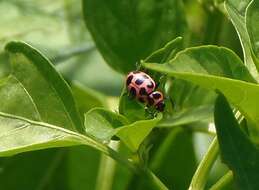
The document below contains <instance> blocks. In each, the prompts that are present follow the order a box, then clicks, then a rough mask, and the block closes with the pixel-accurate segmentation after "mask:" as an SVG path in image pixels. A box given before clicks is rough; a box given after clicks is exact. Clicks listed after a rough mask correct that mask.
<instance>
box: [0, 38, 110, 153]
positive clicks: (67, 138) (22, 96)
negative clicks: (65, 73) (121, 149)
mask: <svg viewBox="0 0 259 190" xmlns="http://www.w3.org/2000/svg"><path fill="white" fill-rule="evenodd" d="M6 51H7V52H8V54H9V57H10V60H11V73H10V74H9V76H8V77H6V78H4V79H2V80H1V81H0V97H1V107H0V125H1V133H0V138H1V139H0V144H1V146H0V147H1V148H0V156H9V155H14V154H18V153H21V152H26V151H32V150H38V149H45V148H52V147H63V146H72V145H80V144H85V145H89V146H92V147H94V148H96V149H99V148H100V149H99V150H102V151H104V152H105V151H106V150H107V147H106V146H104V145H102V144H101V143H98V142H96V141H94V140H92V139H91V138H89V137H86V136H84V135H81V134H80V133H78V132H75V131H72V130H76V129H75V128H76V127H82V126H81V121H80V118H79V115H78V113H77V110H76V106H75V103H74V100H73V97H72V94H71V92H70V89H69V87H68V86H67V84H66V83H65V82H64V80H63V79H62V78H61V76H60V75H59V74H58V73H57V72H56V71H55V69H54V68H53V67H52V66H51V64H50V63H49V62H48V61H47V60H46V59H45V58H44V57H43V56H42V55H41V54H40V53H39V52H37V51H36V50H35V49H33V48H31V47H30V46H29V45H27V44H24V43H22V42H11V43H9V44H7V46H6ZM1 64H4V63H1ZM5 64H7V63H5ZM82 132H84V131H82ZM98 147H99V148H98ZM106 153H108V152H106Z"/></svg>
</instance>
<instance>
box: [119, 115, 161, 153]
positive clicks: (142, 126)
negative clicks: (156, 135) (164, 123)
mask: <svg viewBox="0 0 259 190" xmlns="http://www.w3.org/2000/svg"><path fill="white" fill-rule="evenodd" d="M161 119H162V114H161V113H159V114H158V115H157V116H156V117H155V118H154V119H149V120H140V121H136V122H134V123H132V124H129V125H126V126H123V127H120V128H117V129H116V130H117V133H116V136H118V137H119V138H120V139H121V140H122V141H123V142H124V143H125V144H126V145H127V146H128V147H129V148H130V150H132V151H133V152H135V151H136V150H138V147H139V145H140V144H141V143H142V141H143V140H144V139H145V138H146V137H147V136H148V134H149V133H150V132H151V131H152V129H153V128H154V127H155V126H156V125H157V123H158V122H159V121H160V120H161Z"/></svg>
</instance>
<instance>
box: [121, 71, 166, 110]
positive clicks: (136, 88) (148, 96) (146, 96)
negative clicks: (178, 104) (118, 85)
mask: <svg viewBox="0 0 259 190" xmlns="http://www.w3.org/2000/svg"><path fill="white" fill-rule="evenodd" d="M126 85H127V90H128V92H129V94H130V96H131V97H133V98H137V99H138V100H139V101H140V102H142V103H146V104H147V105H148V106H154V107H155V108H156V109H157V110H158V111H163V110H164V107H165V104H164V96H163V94H162V92H159V91H154V90H155V88H156V83H155V81H154V80H153V79H152V78H151V77H150V76H149V75H148V74H146V73H144V72H141V71H132V72H130V73H129V74H128V75H127V79H126Z"/></svg>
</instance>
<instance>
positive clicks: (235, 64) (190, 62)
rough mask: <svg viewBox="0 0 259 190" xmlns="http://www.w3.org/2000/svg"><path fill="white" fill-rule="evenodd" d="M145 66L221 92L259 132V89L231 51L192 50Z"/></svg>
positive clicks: (213, 48) (207, 47)
mask: <svg viewBox="0 0 259 190" xmlns="http://www.w3.org/2000/svg"><path fill="white" fill-rule="evenodd" d="M144 65H145V67H146V68H149V69H152V70H155V71H158V72H162V73H166V74H168V75H170V76H174V77H177V78H181V79H184V80H187V81H190V82H193V83H194V84H197V85H200V86H201V87H204V88H207V89H210V90H216V89H218V90H220V91H222V93H223V94H224V95H225V96H226V97H227V98H228V100H229V101H230V102H232V103H233V105H235V106H236V107H237V108H238V109H240V111H241V112H242V113H243V114H244V115H245V116H247V118H248V119H249V120H250V121H251V122H252V124H253V125H255V126H257V128H258V123H259V119H258V118H259V117H258V116H259V110H258V105H259V102H258V98H257V94H258V93H259V85H256V84H253V83H251V82H254V79H253V78H252V77H251V75H250V74H249V72H248V70H247V69H246V67H245V66H244V65H243V64H242V62H241V60H240V59H239V58H238V57H237V56H235V54H233V53H232V52H231V51H230V50H228V49H225V48H220V47H215V46H204V47H197V48H190V49H187V50H185V51H182V52H180V53H179V54H178V55H177V56H176V57H175V59H173V60H171V61H170V62H169V63H167V64H163V65H160V64H154V63H146V64H144ZM231 78H232V79H231ZM241 80H244V81H241ZM245 81H248V82H245Z"/></svg>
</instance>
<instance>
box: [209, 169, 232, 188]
mask: <svg viewBox="0 0 259 190" xmlns="http://www.w3.org/2000/svg"><path fill="white" fill-rule="evenodd" d="M232 181H233V173H232V171H229V172H227V173H226V174H225V175H224V176H223V177H221V178H220V179H219V180H218V181H217V182H216V183H215V184H214V185H213V186H211V188H210V189H209V190H221V189H222V188H224V187H226V186H227V185H229V184H230V183H232Z"/></svg>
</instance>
